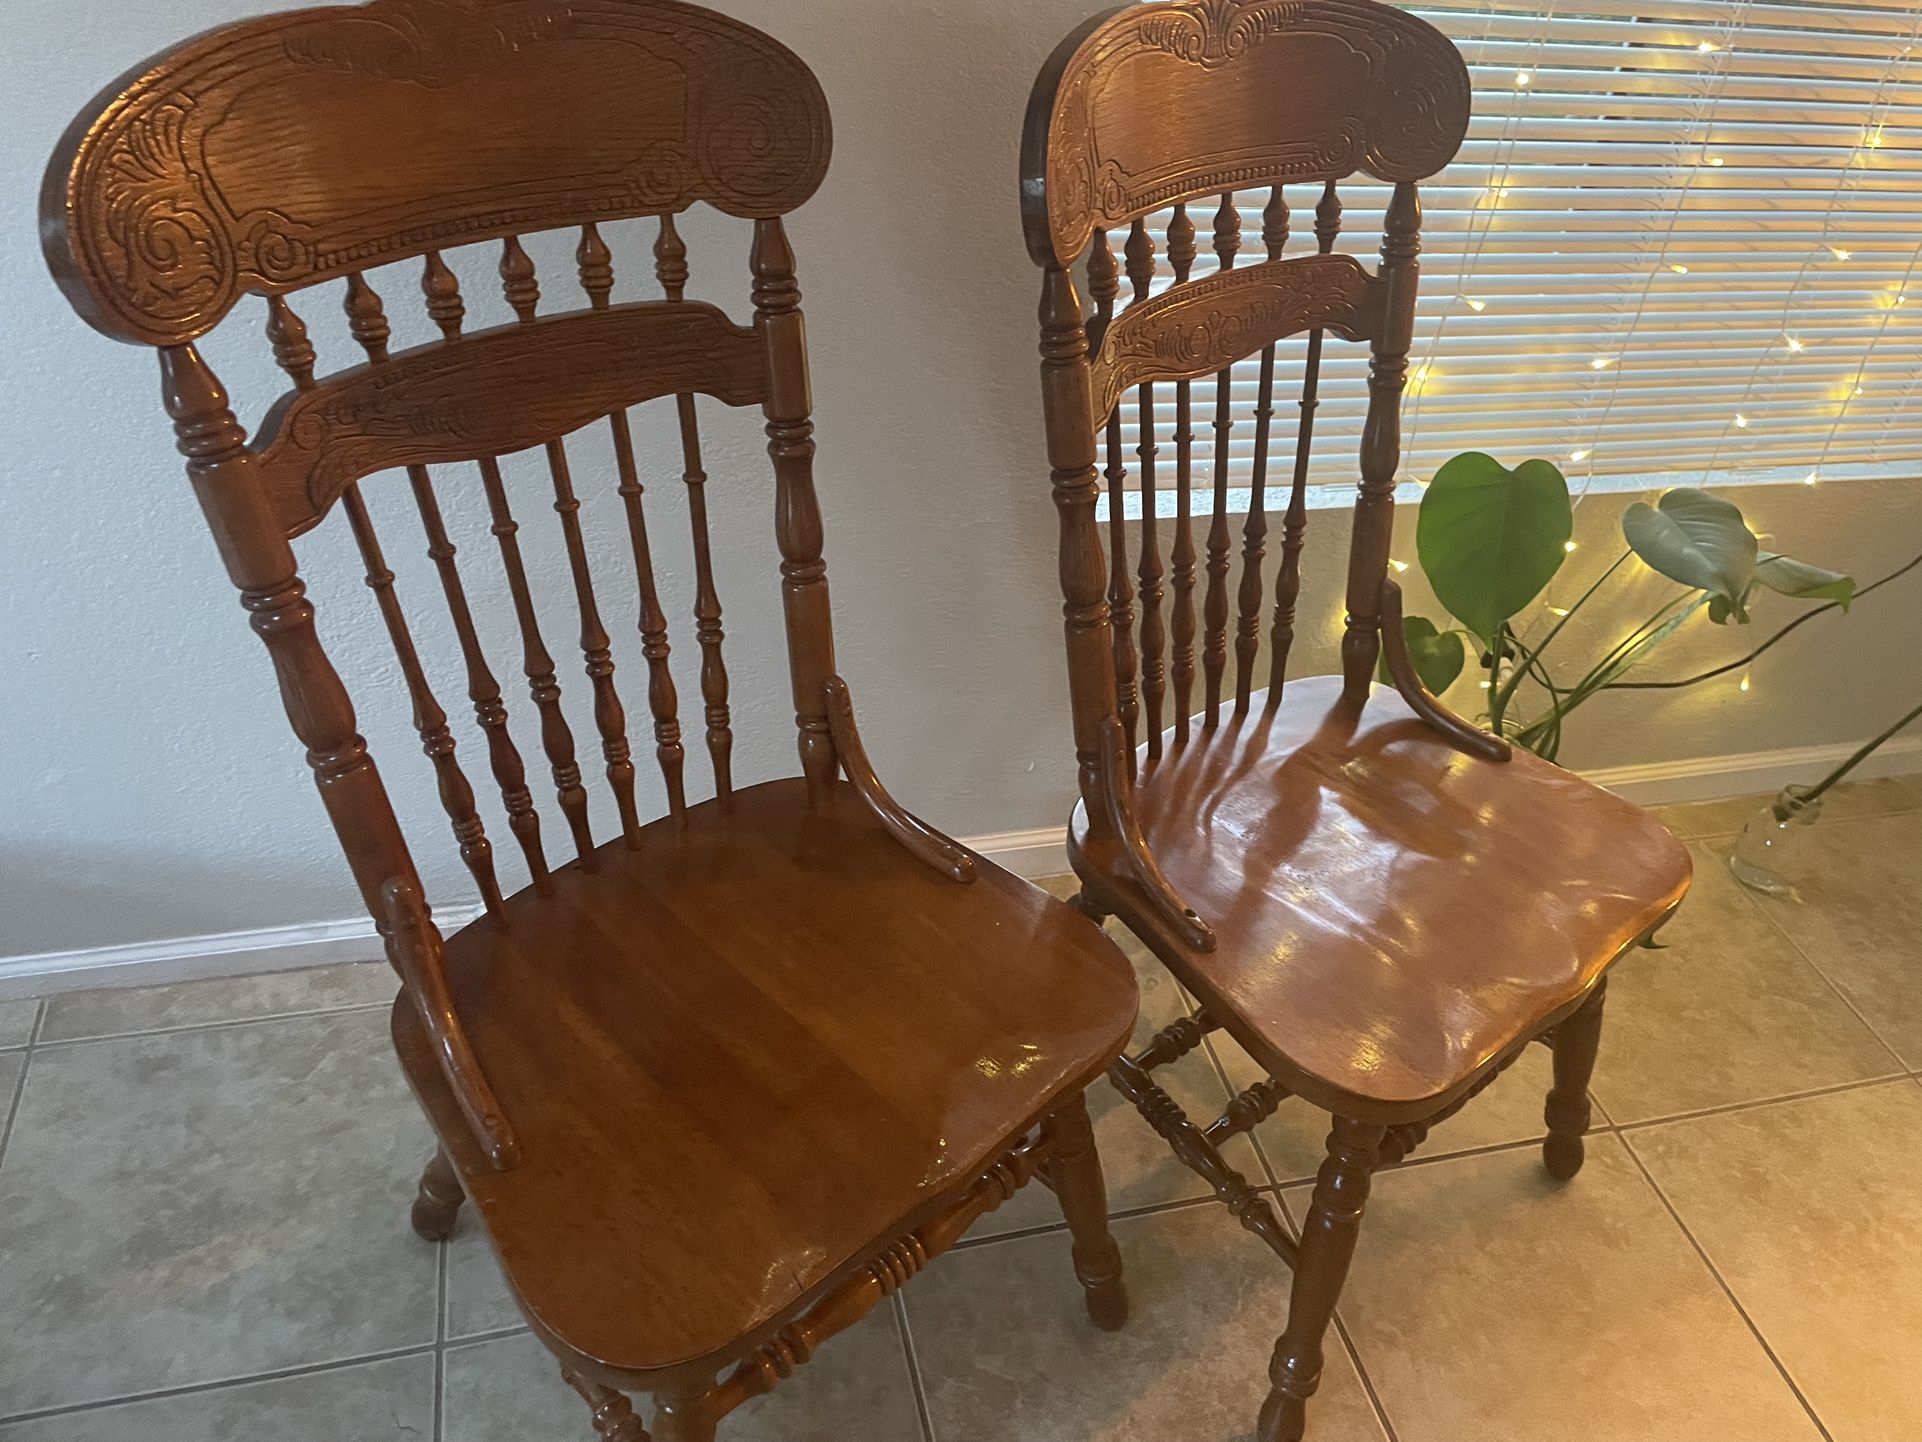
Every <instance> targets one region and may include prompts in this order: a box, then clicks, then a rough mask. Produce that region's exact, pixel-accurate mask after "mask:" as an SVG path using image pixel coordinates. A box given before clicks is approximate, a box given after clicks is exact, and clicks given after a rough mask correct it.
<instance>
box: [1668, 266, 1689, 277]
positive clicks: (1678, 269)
mask: <svg viewBox="0 0 1922 1442" xmlns="http://www.w3.org/2000/svg"><path fill="white" fill-rule="evenodd" d="M1669 269H1670V270H1672V271H1674V272H1675V273H1676V274H1677V275H1687V274H1688V267H1687V266H1685V265H1671V266H1670V267H1669Z"/></svg>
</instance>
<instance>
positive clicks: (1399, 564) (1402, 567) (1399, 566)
mask: <svg viewBox="0 0 1922 1442" xmlns="http://www.w3.org/2000/svg"><path fill="white" fill-rule="evenodd" d="M1388 564H1389V565H1391V566H1393V567H1394V568H1395V569H1396V570H1397V571H1406V570H1407V569H1408V562H1406V561H1397V560H1395V559H1394V558H1393V557H1392V556H1391V557H1390V558H1389V560H1388Z"/></svg>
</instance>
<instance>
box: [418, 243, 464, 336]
mask: <svg viewBox="0 0 1922 1442" xmlns="http://www.w3.org/2000/svg"><path fill="white" fill-rule="evenodd" d="M420 289H421V294H422V295H424V296H426V297H427V316H428V319H430V320H432V321H433V322H434V324H435V325H437V326H439V327H440V335H441V339H442V340H450V341H452V340H459V339H460V328H461V326H462V324H463V323H464V322H465V321H466V319H467V303H466V302H465V301H464V300H462V299H461V294H460V282H459V281H458V280H456V279H455V278H454V272H453V271H451V270H449V269H448V267H447V262H446V261H444V260H442V259H441V254H440V252H439V251H437V250H430V251H428V252H427V264H426V269H425V270H424V271H423V273H422V275H421V278H420Z"/></svg>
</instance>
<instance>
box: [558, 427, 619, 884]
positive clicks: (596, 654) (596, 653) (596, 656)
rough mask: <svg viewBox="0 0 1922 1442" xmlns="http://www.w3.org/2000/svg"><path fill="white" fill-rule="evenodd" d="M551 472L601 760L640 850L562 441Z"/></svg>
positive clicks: (615, 697) (607, 647) (605, 644)
mask: <svg viewBox="0 0 1922 1442" xmlns="http://www.w3.org/2000/svg"><path fill="white" fill-rule="evenodd" d="M546 451H547V471H548V475H549V477H550V478H551V479H552V480H553V482H554V513H555V514H556V515H558V516H559V517H560V518H561V539H562V541H563V543H564V544H565V545H566V547H567V567H568V570H569V571H570V572H571V573H572V575H573V578H574V601H575V604H576V605H577V606H578V607H579V609H580V613H581V662H582V665H583V667H584V669H585V670H586V672H587V681H588V685H589V686H590V687H591V688H592V690H593V695H594V725H595V728H596V729H597V730H599V732H600V733H601V759H602V760H603V761H605V762H606V763H607V784H608V786H609V787H610V788H612V790H613V792H614V808H615V810H616V811H617V812H618V813H619V815H620V818H621V837H622V839H623V840H625V841H626V842H627V845H628V849H629V850H633V851H638V850H640V846H641V817H640V812H639V810H638V809H637V808H636V806H635V802H634V758H633V755H632V753H631V752H630V751H629V749H628V744H627V711H626V709H625V708H624V707H623V706H622V705H621V698H620V693H619V692H617V691H616V690H615V689H614V657H613V654H612V651H611V645H612V643H611V642H610V640H609V638H608V634H607V627H606V626H605V625H603V624H602V622H601V608H600V606H599V605H598V604H597V603H596V601H595V599H594V573H593V571H592V569H591V568H590V567H589V566H588V561H587V540H586V537H585V536H583V535H582V533H581V502H580V497H579V496H577V495H575V494H574V478H573V476H572V475H571V474H570V473H569V470H568V466H567V447H566V446H565V445H563V444H562V443H561V442H560V441H558V440H553V441H549V442H548V443H547V445H546Z"/></svg>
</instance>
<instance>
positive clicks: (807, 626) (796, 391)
mask: <svg viewBox="0 0 1922 1442" xmlns="http://www.w3.org/2000/svg"><path fill="white" fill-rule="evenodd" d="M751 265H752V268H753V273H754V283H753V298H754V319H755V324H756V327H757V329H759V330H760V331H761V333H762V335H763V336H764V337H765V338H766V345H767V348H768V397H767V401H766V402H765V404H764V406H763V411H764V413H765V414H766V416H767V427H766V429H767V440H768V445H767V449H768V455H769V456H770V457H771V458H772V460H773V462H774V490H775V501H774V533H775V540H776V541H777V543H778V544H779V546H780V550H781V600H782V608H783V610H784V611H785V613H786V617H787V639H788V670H789V672H790V674H791V676H792V678H793V682H794V721H795V726H796V729H797V730H798V732H799V743H800V750H801V770H802V772H803V773H804V774H805V775H806V777H807V782H808V794H809V797H810V799H811V801H812V802H813V804H815V805H816V806H821V805H825V804H826V801H827V796H828V792H829V788H830V787H831V786H832V785H833V783H834V774H835V771H836V769H837V768H838V766H839V760H838V758H837V756H836V753H835V749H834V737H833V734H832V732H831V731H830V729H829V725H828V713H827V683H828V678H829V677H830V676H832V675H834V674H835V671H834V632H833V629H832V628H831V626H830V624H829V620H828V577H827V569H828V568H827V562H825V561H823V560H822V559H821V505H820V502H819V500H818V499H817V498H816V496H815V493H814V421H813V419H812V410H813V407H812V403H811V401H810V399H809V395H808V377H807V352H806V346H805V342H804V340H803V329H804V324H805V323H804V322H803V320H802V318H801V288H800V286H799V285H798V284H796V282H795V279H794V251H793V249H792V248H791V247H790V246H789V245H788V239H787V231H786V230H785V228H783V226H782V224H781V221H780V218H779V217H778V216H777V217H773V218H771V219H766V220H757V221H755V222H754V250H753V256H752V261H751Z"/></svg>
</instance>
